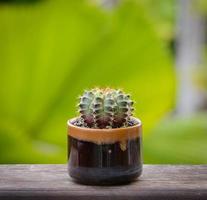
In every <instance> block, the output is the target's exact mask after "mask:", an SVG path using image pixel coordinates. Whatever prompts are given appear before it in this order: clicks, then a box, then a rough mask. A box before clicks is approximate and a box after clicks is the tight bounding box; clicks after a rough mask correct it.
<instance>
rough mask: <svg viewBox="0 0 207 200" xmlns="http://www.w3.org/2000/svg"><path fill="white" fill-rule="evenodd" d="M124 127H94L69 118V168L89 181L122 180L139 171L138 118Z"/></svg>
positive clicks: (78, 177) (75, 176)
mask: <svg viewBox="0 0 207 200" xmlns="http://www.w3.org/2000/svg"><path fill="white" fill-rule="evenodd" d="M134 119H135V120H136V121H137V122H138V124H136V125H134V126H130V127H127V128H114V129H93V128H83V127H78V126H75V125H73V122H74V120H75V119H72V120H69V121H68V160H69V161H68V172H69V175H70V176H71V177H72V178H73V179H74V180H75V181H77V182H79V183H83V184H90V185H114V184H123V183H127V182H131V181H133V180H135V179H136V178H137V177H138V176H140V175H141V172H142V148H141V146H142V140H141V126H142V125H141V121H140V120H138V119H136V118H134Z"/></svg>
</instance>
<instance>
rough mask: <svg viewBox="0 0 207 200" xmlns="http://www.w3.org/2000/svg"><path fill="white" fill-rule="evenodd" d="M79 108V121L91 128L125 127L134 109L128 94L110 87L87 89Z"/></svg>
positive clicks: (81, 98)
mask: <svg viewBox="0 0 207 200" xmlns="http://www.w3.org/2000/svg"><path fill="white" fill-rule="evenodd" d="M78 108H79V113H80V119H79V121H82V122H83V123H84V125H83V126H85V127H90V128H118V127H125V126H127V124H128V121H129V120H130V117H131V116H132V112H133V110H134V109H133V101H132V100H131V99H130V96H129V95H128V94H125V93H123V92H122V91H121V90H114V89H110V88H106V89H100V88H95V89H92V90H89V91H85V92H84V94H83V95H82V96H81V97H80V102H79V104H78Z"/></svg>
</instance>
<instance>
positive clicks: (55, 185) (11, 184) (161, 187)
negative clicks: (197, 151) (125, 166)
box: [0, 165, 207, 200]
mask: <svg viewBox="0 0 207 200" xmlns="http://www.w3.org/2000/svg"><path fill="white" fill-rule="evenodd" d="M0 199H2V200H7V199H22V200H24V199H35V200H37V199H56V200H59V199H61V200H62V199H70V200H83V199H87V200H92V199H96V200H104V199H107V200H110V199H113V200H121V199H122V200H123V199H126V200H131V199H139V200H142V199H152V200H156V199H159V200H161V199H182V200H184V199H205V200H207V165H191V166H190V165H145V166H144V172H143V175H142V176H141V177H140V178H139V180H138V181H135V182H133V183H131V184H129V185H121V186H85V185H79V184H77V183H74V182H73V181H72V180H71V178H70V177H69V176H68V174H67V167H66V165H0Z"/></svg>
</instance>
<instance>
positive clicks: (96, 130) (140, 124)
mask: <svg viewBox="0 0 207 200" xmlns="http://www.w3.org/2000/svg"><path fill="white" fill-rule="evenodd" d="M77 118H78V117H74V118H72V119H69V120H68V121H67V125H68V126H70V127H73V128H76V129H81V130H85V131H87V130H90V131H95V132H113V131H120V130H126V129H134V128H135V127H141V126H142V122H141V120H140V119H139V118H136V117H131V118H133V119H134V120H135V121H137V122H138V123H137V124H135V125H133V126H128V127H121V128H101V129H99V128H88V127H80V126H75V125H74V124H72V121H73V120H76V119H77Z"/></svg>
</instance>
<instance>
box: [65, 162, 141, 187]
mask: <svg viewBox="0 0 207 200" xmlns="http://www.w3.org/2000/svg"><path fill="white" fill-rule="evenodd" d="M68 170H69V174H70V176H71V177H72V178H73V179H74V180H75V182H78V183H80V184H84V185H117V184H125V183H129V182H132V181H134V180H136V178H137V177H139V176H140V175H141V173H142V167H141V166H140V167H137V166H135V167H133V166H131V167H130V166H128V167H111V168H89V167H69V169H68Z"/></svg>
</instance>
